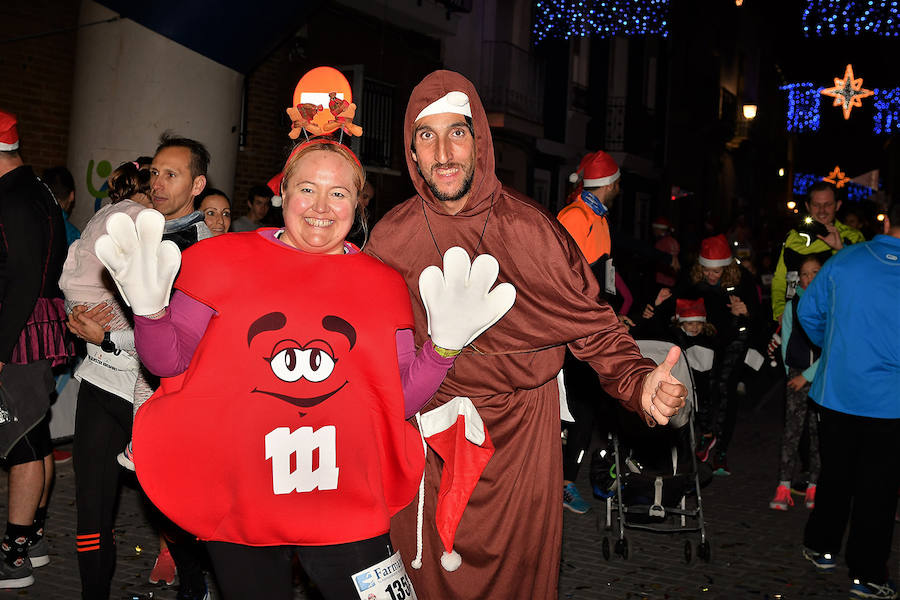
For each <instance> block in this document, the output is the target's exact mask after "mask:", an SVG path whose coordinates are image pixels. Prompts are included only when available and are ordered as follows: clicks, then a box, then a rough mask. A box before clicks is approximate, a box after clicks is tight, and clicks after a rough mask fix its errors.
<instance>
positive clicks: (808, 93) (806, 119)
mask: <svg viewBox="0 0 900 600" xmlns="http://www.w3.org/2000/svg"><path fill="white" fill-rule="evenodd" d="M780 89H782V90H785V91H786V92H787V93H788V108H787V130H788V131H790V132H792V133H809V132H813V131H818V130H819V125H820V124H821V119H820V117H819V107H820V106H821V103H822V95H821V94H820V92H821V90H822V88H819V87H816V86H815V85H813V84H811V83H807V82H803V83H789V84H787V85H783V86H781V88H780Z"/></svg>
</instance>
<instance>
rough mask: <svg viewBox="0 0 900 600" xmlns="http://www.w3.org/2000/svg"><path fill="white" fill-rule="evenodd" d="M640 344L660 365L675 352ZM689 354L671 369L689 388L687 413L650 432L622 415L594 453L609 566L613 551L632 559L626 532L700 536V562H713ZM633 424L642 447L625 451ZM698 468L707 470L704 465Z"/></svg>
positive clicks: (688, 548) (687, 546) (687, 548)
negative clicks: (603, 501)
mask: <svg viewBox="0 0 900 600" xmlns="http://www.w3.org/2000/svg"><path fill="white" fill-rule="evenodd" d="M637 344H638V347H639V348H640V349H641V353H642V354H643V355H644V356H645V357H647V358H651V359H653V360H654V361H656V362H657V364H659V363H661V362H662V361H663V360H664V359H665V357H666V354H667V353H668V351H669V348H671V347H672V344H671V343H669V342H660V341H655V340H641V341H638V342H637ZM687 354H688V355H687V356H686V355H685V353H682V355H681V358H680V359H679V361H678V363H677V364H676V366H675V368H673V369H672V375H673V376H675V378H677V379H678V380H679V381H681V382H682V383H684V384H685V386H686V387H687V388H688V395H687V399H686V400H685V407H684V408H683V409H682V410H681V411H679V413H678V415H675V416H674V417H673V418H671V419H670V420H669V425H668V426H667V427H655V428H653V429H647V428H646V427H645V426H643V424H641V425H640V426H638V427H635V426H633V424H634V422H635V419H636V418H637V417H636V416H635V415H633V414H629V416H627V417H626V416H625V415H622V417H623V418H621V419H620V420H619V421H620V425H619V426H618V427H616V428H614V431H613V432H611V433H610V434H609V436H608V443H607V446H606V447H605V448H603V447H601V448H598V449H596V450H595V451H594V454H593V457H592V460H591V472H590V479H591V486H592V488H593V490H594V494H595V495H596V496H598V497H601V498H606V511H605V515H603V514H600V515H599V516H598V528H599V527H600V520H601V519H603V518H604V516H605V523H604V525H605V529H606V530H607V531H612V532H614V533H615V535H616V541H615V547H614V548H611V542H610V538H609V537H608V536H606V535H605V536H604V537H603V541H602V547H601V550H602V552H603V558H605V559H606V560H609V559H610V555H611V553H612V551H614V552H615V553H616V554H618V555H619V556H621V557H622V558H624V559H626V560H627V559H628V558H629V557H630V555H631V549H630V548H629V545H628V538H627V537H625V530H626V529H639V530H645V531H653V532H658V533H672V532H682V533H693V532H698V533H699V539H698V540H697V543H696V556H697V557H699V558H700V559H702V560H704V561H706V562H709V561H710V560H711V558H712V552H711V550H710V543H709V538H708V536H707V532H706V526H705V524H704V520H703V502H702V499H701V497H700V486H701V473H700V470H699V469H698V461H697V457H696V455H695V454H694V448H695V447H696V445H695V438H694V414H695V412H696V409H697V397H696V394H695V391H694V383H693V377H692V376H691V369H690V368H689V362H688V361H689V360H691V354H692V353H691V352H688V353H687ZM697 362H702V361H697ZM690 364H693V363H690ZM700 370H703V369H702V368H701V369H700ZM623 412H624V411H623ZM629 421H631V423H632V427H631V429H634V430H635V431H636V432H638V433H637V435H638V437H639V438H640V442H641V443H640V444H633V446H632V449H625V447H624V445H623V444H622V443H621V442H620V433H623V434H624V435H625V436H626V437H631V438H633V437H634V435H631V436H629V434H628V429H629V427H628V426H627V423H628V422H629ZM666 450H667V451H668V452H666ZM660 451H661V452H660ZM660 455H663V456H660ZM699 464H700V465H702V466H705V463H699ZM701 468H702V467H701ZM707 470H708V467H707ZM707 477H708V478H710V479H711V473H708V474H707V476H706V477H704V479H705V480H707V481H708V478H707ZM614 515H615V529H614V528H613V525H614V523H613V516H614ZM693 549H694V546H693V545H692V543H691V540H690V539H687V540H685V542H684V560H685V562H687V563H689V562H690V561H691V559H692V557H693V556H694V550H693Z"/></svg>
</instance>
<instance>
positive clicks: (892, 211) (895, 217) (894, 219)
mask: <svg viewBox="0 0 900 600" xmlns="http://www.w3.org/2000/svg"><path fill="white" fill-rule="evenodd" d="M887 216H888V219H890V221H891V229H900V202H894V204H893V205H892V206H891V207H890V208H889V209H888V211H887Z"/></svg>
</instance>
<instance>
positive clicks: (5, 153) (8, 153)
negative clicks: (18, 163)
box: [0, 150, 19, 158]
mask: <svg viewBox="0 0 900 600" xmlns="http://www.w3.org/2000/svg"><path fill="white" fill-rule="evenodd" d="M0 156H2V157H4V158H19V151H18V150H0Z"/></svg>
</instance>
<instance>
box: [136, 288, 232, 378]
mask: <svg viewBox="0 0 900 600" xmlns="http://www.w3.org/2000/svg"><path fill="white" fill-rule="evenodd" d="M215 314H216V311H214V310H213V309H212V308H210V307H208V306H206V305H205V304H203V303H202V302H198V301H197V300H194V299H193V298H191V297H190V296H188V295H187V294H183V293H182V292H180V291H178V290H175V293H174V294H173V295H172V300H171V301H170V302H169V307H168V308H167V309H166V314H165V315H164V316H162V317H161V318H159V319H148V318H147V317H139V316H135V317H134V345H135V348H137V352H138V356H140V358H141V362H142V363H143V365H144V366H145V367H147V369H148V370H149V371H150V372H151V373H153V374H154V375H158V376H160V377H174V376H175V375H178V374H180V373H184V372H185V371H186V370H187V368H188V365H189V364H190V363H191V358H193V356H194V351H195V350H196V349H197V346H198V345H199V344H200V339H201V338H202V337H203V334H204V333H206V326H207V325H208V324H209V320H210V319H212V317H213V315H215Z"/></svg>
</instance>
